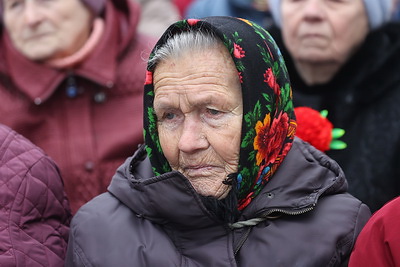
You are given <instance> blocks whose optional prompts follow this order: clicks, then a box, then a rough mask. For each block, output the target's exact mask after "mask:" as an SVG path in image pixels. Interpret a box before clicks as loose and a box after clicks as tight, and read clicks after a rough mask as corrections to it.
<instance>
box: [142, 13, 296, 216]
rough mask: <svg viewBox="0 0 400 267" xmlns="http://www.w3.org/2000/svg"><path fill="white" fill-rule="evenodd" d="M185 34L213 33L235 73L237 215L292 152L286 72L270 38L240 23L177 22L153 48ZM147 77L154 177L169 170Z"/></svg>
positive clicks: (255, 27) (147, 123)
mask: <svg viewBox="0 0 400 267" xmlns="http://www.w3.org/2000/svg"><path fill="white" fill-rule="evenodd" d="M189 29H191V30H193V31H205V30H206V31H211V32H213V33H214V34H215V35H216V36H217V37H218V38H220V39H221V40H222V42H223V43H224V45H225V46H226V48H227V49H228V51H229V53H230V54H231V56H232V58H233V61H234V63H235V65H236V68H237V70H238V75H239V78H240V82H241V86H242V95H243V123H242V133H241V147H240V156H239V166H238V173H237V175H236V180H237V181H236V183H234V184H236V185H237V199H238V209H239V210H243V209H244V208H245V207H246V206H247V205H248V204H249V203H250V202H251V200H252V199H253V198H254V197H255V196H257V195H258V194H259V193H260V191H261V189H262V188H263V187H264V186H265V184H266V183H267V182H268V181H269V179H271V177H272V175H273V174H274V173H275V172H276V170H277V168H278V166H279V165H280V164H281V162H282V161H283V159H284V158H285V156H286V154H287V153H288V152H289V150H290V148H291V146H292V142H293V139H294V135H295V130H296V121H295V116H294V111H293V103H292V91H291V86H290V81H289V76H288V72H287V69H286V66H285V63H284V61H283V58H282V55H281V53H280V51H279V49H278V47H277V45H276V44H275V41H274V40H273V39H272V37H271V36H270V35H269V33H268V32H267V31H265V30H264V29H263V28H262V27H261V26H259V25H257V24H255V23H253V22H250V21H248V20H244V19H239V18H233V17H208V18H204V19H201V20H197V19H188V20H182V21H179V22H176V23H175V24H173V25H171V26H170V27H169V28H168V29H167V30H166V32H165V33H164V34H163V36H162V37H161V38H160V40H159V41H158V43H157V44H156V47H155V48H157V47H159V46H162V45H163V44H164V43H165V42H166V41H167V40H168V39H169V38H171V36H173V35H175V34H178V33H180V32H184V31H188V30H189ZM153 52H154V50H153ZM152 55H153V53H152V54H151V55H150V58H151V57H152ZM146 76H147V77H146V82H145V92H144V93H145V95H144V111H145V112H144V137H145V143H146V150H147V154H148V156H149V158H150V161H151V164H152V166H153V171H154V173H155V174H156V175H160V174H163V173H166V172H170V171H171V167H170V166H169V163H168V161H167V160H166V158H165V156H164V154H163V152H162V149H161V145H160V142H159V137H158V132H157V119H156V116H155V113H154V109H153V101H154V86H153V69H151V67H150V66H149V67H148V70H147V75H146Z"/></svg>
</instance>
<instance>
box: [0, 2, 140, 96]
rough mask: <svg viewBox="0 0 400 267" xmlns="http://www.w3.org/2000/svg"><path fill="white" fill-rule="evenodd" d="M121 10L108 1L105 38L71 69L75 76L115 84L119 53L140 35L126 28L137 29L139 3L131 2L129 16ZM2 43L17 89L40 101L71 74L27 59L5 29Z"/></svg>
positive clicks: (104, 84)
mask: <svg viewBox="0 0 400 267" xmlns="http://www.w3.org/2000/svg"><path fill="white" fill-rule="evenodd" d="M130 2H132V1H130ZM119 13H120V12H119V11H117V10H116V7H115V6H114V5H113V3H112V2H111V1H108V2H107V6H106V17H105V30H104V34H103V37H102V38H101V40H100V42H99V44H98V45H97V47H96V48H95V49H94V50H93V51H92V53H91V54H90V55H89V56H88V58H87V59H86V60H85V61H84V63H83V64H80V65H79V66H77V67H76V68H75V69H73V70H70V71H72V72H73V73H74V74H75V75H78V76H81V77H85V78H87V79H89V80H92V81H94V82H96V83H98V84H100V85H101V86H105V87H106V86H109V84H111V83H112V84H113V83H114V81H115V77H116V65H117V55H118V54H119V53H121V52H123V50H124V49H125V48H126V46H127V45H128V41H129V40H131V39H132V36H133V35H135V34H136V32H135V31H134V30H133V31H130V32H129V31H126V28H130V29H136V25H137V22H138V13H139V9H138V6H137V4H134V3H129V12H128V13H129V19H128V17H122V18H121V17H120V16H118V14H119ZM1 42H2V44H3V46H4V51H5V53H4V54H5V59H6V62H7V65H8V66H6V67H7V68H8V70H5V71H8V74H9V75H10V77H11V79H12V81H13V83H14V84H15V85H16V86H17V88H19V90H20V91H22V92H23V93H24V94H25V95H26V96H28V97H29V99H30V100H32V101H34V102H36V103H38V102H39V103H41V102H43V101H46V100H47V99H48V98H49V97H50V96H51V95H52V94H53V93H54V91H55V90H56V89H57V87H58V86H59V85H60V83H61V82H62V81H63V80H64V79H65V78H66V76H67V75H68V74H69V71H65V70H58V69H54V68H51V67H48V66H44V65H42V64H38V63H36V62H33V61H30V60H28V59H26V58H25V57H24V56H23V55H21V54H20V53H19V52H18V51H17V50H16V49H15V48H14V47H13V46H12V44H11V41H10V39H9V37H8V35H7V34H6V33H5V30H4V29H3V34H2V37H1ZM1 71H3V70H1Z"/></svg>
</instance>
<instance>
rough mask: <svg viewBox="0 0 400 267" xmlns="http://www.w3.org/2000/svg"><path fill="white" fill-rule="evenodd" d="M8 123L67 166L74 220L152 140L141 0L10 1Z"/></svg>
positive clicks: (3, 49) (0, 61)
mask: <svg viewBox="0 0 400 267" xmlns="http://www.w3.org/2000/svg"><path fill="white" fill-rule="evenodd" d="M0 3H1V5H0V7H1V9H0V14H1V21H2V24H1V28H0V122H1V123H4V124H6V125H8V126H10V127H11V128H13V129H15V130H16V131H18V132H19V133H21V134H22V135H24V136H25V137H27V138H28V139H30V140H31V141H32V142H33V143H35V144H36V145H38V146H39V147H41V148H42V149H44V150H45V152H46V153H47V154H49V155H50V156H51V157H52V158H53V159H54V160H55V161H56V162H57V164H58V165H59V167H60V169H61V173H62V175H63V178H64V181H65V187H66V192H67V194H68V196H69V199H70V202H71V207H72V210H73V212H74V211H76V210H77V209H78V208H79V207H80V206H81V205H82V204H84V203H86V202H87V201H89V200H90V199H91V198H93V197H94V196H96V195H98V194H100V193H102V192H104V191H105V190H106V186H107V185H108V183H109V182H110V177H111V176H112V174H113V173H114V171H115V169H116V168H117V167H118V166H119V165H120V164H121V163H122V162H123V161H124V159H125V158H126V157H127V156H128V155H129V154H130V152H131V151H132V149H135V148H136V147H137V146H138V144H140V143H142V142H143V137H142V91H143V83H144V78H143V77H144V73H145V67H146V66H145V62H144V60H143V57H146V56H147V54H148V52H147V54H146V51H149V50H150V48H151V47H152V45H153V44H154V40H153V39H152V38H150V37H146V36H145V35H142V34H138V33H137V25H138V21H139V17H140V10H139V5H138V4H137V3H135V2H134V1H131V0H113V1H111V0H69V1H65V0H53V1H42V0H18V1H15V0H2V1H1V2H0Z"/></svg>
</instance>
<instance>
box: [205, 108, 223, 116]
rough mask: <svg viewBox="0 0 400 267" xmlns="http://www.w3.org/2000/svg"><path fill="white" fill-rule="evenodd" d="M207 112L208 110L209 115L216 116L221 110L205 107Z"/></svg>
mask: <svg viewBox="0 0 400 267" xmlns="http://www.w3.org/2000/svg"><path fill="white" fill-rule="evenodd" d="M207 112H208V113H209V114H210V115H213V116H216V115H219V114H221V113H222V112H221V111H219V110H216V109H212V108H208V109H207Z"/></svg>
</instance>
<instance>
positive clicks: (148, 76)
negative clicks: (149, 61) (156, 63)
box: [144, 70, 153, 85]
mask: <svg viewBox="0 0 400 267" xmlns="http://www.w3.org/2000/svg"><path fill="white" fill-rule="evenodd" d="M152 83H153V73H152V72H151V71H148V70H147V71H146V80H145V82H144V84H145V85H147V84H152Z"/></svg>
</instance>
